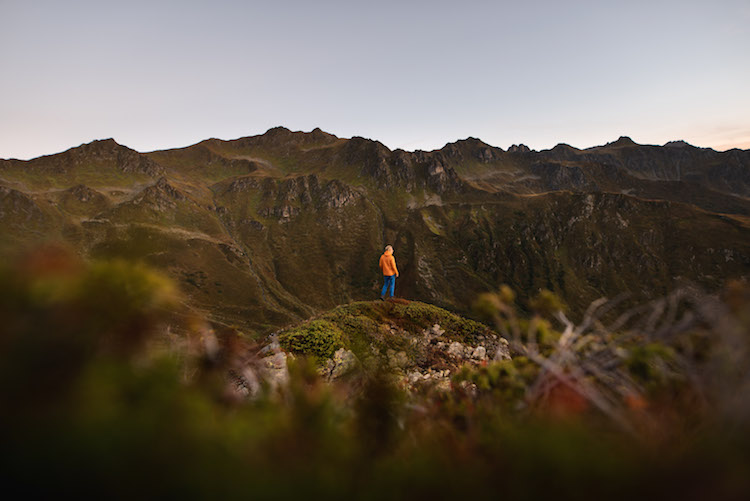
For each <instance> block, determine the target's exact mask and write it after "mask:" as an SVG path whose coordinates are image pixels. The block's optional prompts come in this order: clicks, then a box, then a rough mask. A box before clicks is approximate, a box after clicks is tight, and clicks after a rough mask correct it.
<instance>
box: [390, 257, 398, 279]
mask: <svg viewBox="0 0 750 501" xmlns="http://www.w3.org/2000/svg"><path fill="white" fill-rule="evenodd" d="M391 259H393V269H394V270H396V277H398V267H397V266H396V258H395V257H393V256H391Z"/></svg>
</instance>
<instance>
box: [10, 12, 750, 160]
mask: <svg viewBox="0 0 750 501" xmlns="http://www.w3.org/2000/svg"><path fill="white" fill-rule="evenodd" d="M749 26H750V0H712V1H708V0H703V1H692V0H682V1H659V0H649V1H640V0H631V1H623V0H619V1H562V0H560V1H554V0H546V1H542V0H537V1H524V2H521V1H518V0H516V1H494V2H493V1H472V0H463V1H461V2H458V1H441V0H432V1H419V0H417V1H408V0H401V1H390V0H380V1H357V0H342V1H338V0H330V1H329V0H317V1H292V0H286V1H284V0H266V1H263V2H255V1H244V2H240V1H222V0H212V1H190V0H182V1H158V0H151V1H140V0H129V1H119V2H108V1H103V0H97V1H75V0H72V1H71V0H69V1H41V0H0V158H21V159H28V158H32V157H36V156H39V155H44V154H51V153H56V152H59V151H63V150H65V149H68V148H69V147H71V146H77V145H79V144H81V143H85V142H89V141H92V140H94V139H101V138H108V137H114V138H115V140H117V141H118V142H119V143H121V144H125V145H127V146H129V147H131V148H133V149H136V150H138V151H151V150H155V149H165V148H176V147H182V146H187V145H190V144H193V143H195V142H198V141H200V140H202V139H206V138H210V137H218V138H221V139H234V138H238V137H243V136H250V135H255V134H261V133H263V132H265V131H266V130H267V129H268V128H270V127H274V126H277V125H282V126H285V127H288V128H290V129H292V130H305V131H309V130H312V129H313V128H315V127H320V128H321V129H323V130H325V131H327V132H330V133H333V134H336V135H337V136H340V137H351V136H364V137H368V138H372V139H377V140H379V141H381V142H382V143H384V144H385V145H386V146H388V147H390V148H392V149H395V148H404V149H407V150H414V149H424V150H432V149H436V148H440V147H442V146H443V145H444V144H445V143H447V142H452V141H455V140H457V139H463V138H466V137H469V136H472V137H478V138H480V139H482V140H483V141H485V142H487V143H489V144H492V145H495V146H500V147H502V148H507V147H508V146H510V145H511V144H514V143H524V144H527V145H528V146H530V147H532V148H534V149H546V148H550V147H552V146H554V145H555V144H557V143H561V142H564V143H568V144H571V145H573V146H576V147H579V148H586V147H590V146H595V145H599V144H604V143H606V142H609V141H613V140H615V139H617V138H618V137H619V136H621V135H627V136H630V137H631V138H632V139H633V140H635V141H636V142H639V143H645V144H663V143H665V142H667V141H670V140H676V139H684V140H686V141H688V142H690V143H692V144H695V145H696V146H704V147H713V148H716V149H719V150H723V149H728V148H731V147H741V148H750V28H748V27H749Z"/></svg>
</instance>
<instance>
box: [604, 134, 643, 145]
mask: <svg viewBox="0 0 750 501" xmlns="http://www.w3.org/2000/svg"><path fill="white" fill-rule="evenodd" d="M605 146H614V147H617V148H621V147H624V146H638V143H636V142H635V141H633V140H632V139H630V138H629V137H628V136H620V137H619V138H618V139H617V141H612V142H611V143H607V144H606V145H605Z"/></svg>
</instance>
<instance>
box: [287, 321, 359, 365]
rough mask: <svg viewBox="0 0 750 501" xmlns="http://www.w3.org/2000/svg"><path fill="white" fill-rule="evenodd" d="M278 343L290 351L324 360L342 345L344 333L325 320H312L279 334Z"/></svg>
mask: <svg viewBox="0 0 750 501" xmlns="http://www.w3.org/2000/svg"><path fill="white" fill-rule="evenodd" d="M279 343H280V344H281V346H282V348H284V349H285V350H287V351H291V352H292V353H299V354H301V355H313V356H315V357H318V358H319V359H321V360H325V359H327V358H331V357H332V356H333V354H334V353H336V350H338V349H339V348H343V347H344V333H343V332H342V331H341V329H339V328H338V327H337V326H336V325H335V324H333V323H331V322H329V321H327V320H313V321H312V322H309V323H307V324H304V325H301V326H299V327H296V328H294V329H291V330H289V331H286V332H284V333H282V334H280V335H279Z"/></svg>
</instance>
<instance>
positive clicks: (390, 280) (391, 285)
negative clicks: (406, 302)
mask: <svg viewBox="0 0 750 501" xmlns="http://www.w3.org/2000/svg"><path fill="white" fill-rule="evenodd" d="M383 278H384V279H385V284H383V292H381V293H380V295H381V296H383V297H385V293H386V291H388V290H389V289H390V291H391V297H393V289H395V288H396V275H391V276H383Z"/></svg>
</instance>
